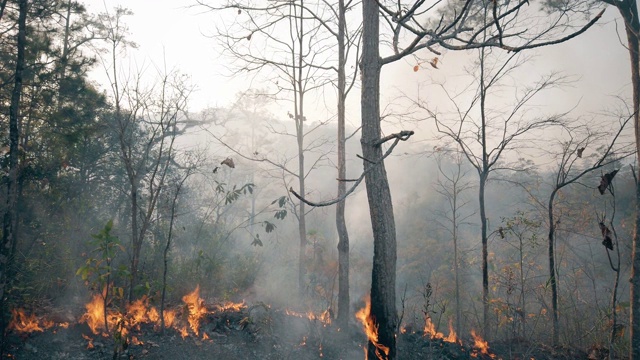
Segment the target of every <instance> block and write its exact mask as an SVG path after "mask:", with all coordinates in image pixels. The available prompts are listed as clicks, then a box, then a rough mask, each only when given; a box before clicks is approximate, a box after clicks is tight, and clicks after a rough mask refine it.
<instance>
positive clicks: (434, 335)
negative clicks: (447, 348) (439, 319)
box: [424, 317, 462, 344]
mask: <svg viewBox="0 0 640 360" xmlns="http://www.w3.org/2000/svg"><path fill="white" fill-rule="evenodd" d="M427 335H428V336H430V337H431V339H442V341H446V342H450V343H458V344H462V341H460V340H459V339H458V335H457V334H456V331H455V330H454V329H453V324H452V323H451V320H449V335H448V336H446V337H445V336H444V334H443V333H441V332H437V331H436V327H435V325H433V322H431V318H430V317H427V320H426V321H425V324H424V336H427Z"/></svg>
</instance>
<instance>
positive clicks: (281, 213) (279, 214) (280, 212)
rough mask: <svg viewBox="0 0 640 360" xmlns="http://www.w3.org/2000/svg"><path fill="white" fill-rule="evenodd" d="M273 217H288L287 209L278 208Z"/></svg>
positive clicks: (279, 218) (281, 218) (280, 218)
mask: <svg viewBox="0 0 640 360" xmlns="http://www.w3.org/2000/svg"><path fill="white" fill-rule="evenodd" d="M273 217H275V218H276V219H278V220H284V218H286V217H287V210H278V211H276V213H275V214H274V215H273Z"/></svg>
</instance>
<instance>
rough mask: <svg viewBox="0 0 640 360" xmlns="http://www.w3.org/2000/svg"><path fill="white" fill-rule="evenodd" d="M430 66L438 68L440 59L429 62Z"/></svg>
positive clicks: (435, 58)
mask: <svg viewBox="0 0 640 360" xmlns="http://www.w3.org/2000/svg"><path fill="white" fill-rule="evenodd" d="M429 64H431V66H433V67H434V68H436V69H437V68H438V58H437V57H434V58H433V59H431V61H429Z"/></svg>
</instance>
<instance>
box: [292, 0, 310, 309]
mask: <svg viewBox="0 0 640 360" xmlns="http://www.w3.org/2000/svg"><path fill="white" fill-rule="evenodd" d="M293 6H294V7H295V5H293ZM297 20H298V21H300V22H299V23H298V24H297V34H299V35H298V54H297V55H298V56H297V59H294V61H297V65H296V66H297V70H298V73H297V74H295V71H294V74H295V75H294V77H295V85H294V86H295V90H294V96H295V104H296V109H295V112H296V114H295V119H294V120H295V122H296V137H297V140H298V186H299V187H300V194H302V195H303V196H304V194H305V186H304V185H305V175H306V174H305V167H304V119H305V116H304V92H305V89H304V82H303V81H302V79H303V76H304V74H303V71H302V70H303V66H304V52H303V51H302V49H303V47H304V21H305V19H304V1H303V0H301V1H300V15H299V16H298V18H297ZM294 57H295V52H294ZM298 209H299V210H298V235H299V237H300V248H299V253H298V291H299V294H300V300H301V301H302V300H303V299H304V294H305V287H306V284H305V283H306V281H305V279H306V273H307V271H306V266H305V263H306V261H305V256H306V255H305V254H306V250H307V224H306V207H305V204H304V202H303V201H302V200H300V203H299V207H298Z"/></svg>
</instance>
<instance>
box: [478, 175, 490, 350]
mask: <svg viewBox="0 0 640 360" xmlns="http://www.w3.org/2000/svg"><path fill="white" fill-rule="evenodd" d="M486 183H487V174H486V172H484V171H483V172H481V173H480V186H479V190H478V203H479V206H480V229H481V236H482V319H483V320H482V332H483V334H482V336H483V337H484V338H485V339H489V328H490V327H489V250H488V246H487V244H488V241H487V213H486V209H485V201H484V195H485V194H484V193H485V191H484V190H485V186H486Z"/></svg>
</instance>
